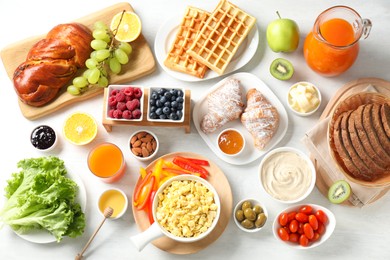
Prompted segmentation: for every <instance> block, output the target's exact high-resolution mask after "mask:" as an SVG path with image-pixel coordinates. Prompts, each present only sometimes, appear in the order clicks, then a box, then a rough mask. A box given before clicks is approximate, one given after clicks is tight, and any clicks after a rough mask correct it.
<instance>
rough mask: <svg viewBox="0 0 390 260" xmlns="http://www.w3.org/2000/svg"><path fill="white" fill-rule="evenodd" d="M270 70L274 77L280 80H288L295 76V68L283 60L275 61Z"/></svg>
mask: <svg viewBox="0 0 390 260" xmlns="http://www.w3.org/2000/svg"><path fill="white" fill-rule="evenodd" d="M269 70H270V72H271V74H272V76H274V77H275V78H277V79H280V80H288V79H290V78H291V77H292V75H293V74H294V67H293V65H292V64H291V62H289V61H288V60H286V59H283V58H278V59H275V60H274V61H273V62H272V63H271V66H270V68H269Z"/></svg>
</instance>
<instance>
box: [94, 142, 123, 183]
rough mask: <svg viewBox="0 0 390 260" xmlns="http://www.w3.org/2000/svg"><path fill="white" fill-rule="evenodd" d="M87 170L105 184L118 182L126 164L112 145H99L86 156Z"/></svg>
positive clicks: (119, 152) (121, 154)
mask: <svg viewBox="0 0 390 260" xmlns="http://www.w3.org/2000/svg"><path fill="white" fill-rule="evenodd" d="M88 167H89V170H90V171H91V172H92V173H93V174H94V175H95V176H97V177H99V178H100V179H101V180H102V181H104V182H107V183H112V182H117V181H119V180H120V179H121V178H122V177H123V175H124V174H125V169H126V162H125V160H124V158H123V153H122V151H121V149H119V147H118V146H116V145H115V144H113V143H108V142H106V143H101V144H99V145H97V146H96V147H94V148H93V149H92V150H91V151H90V152H89V154H88Z"/></svg>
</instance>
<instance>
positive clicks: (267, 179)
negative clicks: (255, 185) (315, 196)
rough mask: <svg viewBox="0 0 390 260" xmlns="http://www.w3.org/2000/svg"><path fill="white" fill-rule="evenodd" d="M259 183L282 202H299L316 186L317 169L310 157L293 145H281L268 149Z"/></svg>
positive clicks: (272, 196)
mask: <svg viewBox="0 0 390 260" xmlns="http://www.w3.org/2000/svg"><path fill="white" fill-rule="evenodd" d="M259 179H260V184H261V185H260V186H261V187H262V188H263V190H264V191H265V193H266V194H267V195H269V196H270V197H271V198H273V199H274V200H276V201H278V202H281V203H289V204H290V203H297V202H299V201H302V200H303V199H305V198H306V197H307V196H308V195H309V194H310V193H311V192H312V190H313V188H314V185H315V182H316V170H315V168H314V165H313V163H312V161H311V160H310V158H309V157H308V156H307V155H306V154H304V153H303V152H302V151H300V150H298V149H295V148H292V147H279V148H276V149H273V150H271V151H270V152H268V153H267V154H266V155H265V156H264V158H263V159H262V160H261V162H260V166H259Z"/></svg>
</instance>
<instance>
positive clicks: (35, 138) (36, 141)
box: [30, 125, 58, 152]
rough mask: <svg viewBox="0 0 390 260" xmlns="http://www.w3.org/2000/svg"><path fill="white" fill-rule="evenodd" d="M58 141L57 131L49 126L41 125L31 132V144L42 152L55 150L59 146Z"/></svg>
mask: <svg viewBox="0 0 390 260" xmlns="http://www.w3.org/2000/svg"><path fill="white" fill-rule="evenodd" d="M57 140H58V136H57V133H56V131H55V130H54V129H53V128H52V127H50V126H48V125H39V126H37V127H35V128H34V129H33V131H31V135H30V141H31V144H32V145H33V146H34V148H35V149H37V150H39V151H41V152H48V151H51V150H53V148H54V147H55V146H56V144H57Z"/></svg>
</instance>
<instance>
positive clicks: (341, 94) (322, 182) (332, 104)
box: [311, 78, 390, 206]
mask: <svg viewBox="0 0 390 260" xmlns="http://www.w3.org/2000/svg"><path fill="white" fill-rule="evenodd" d="M370 84H371V85H373V86H374V87H375V89H376V90H377V92H378V93H381V94H383V95H385V96H388V97H390V82H388V81H385V80H383V79H378V78H362V79H357V80H354V81H351V82H349V83H347V84H345V85H344V86H343V87H341V88H340V89H339V90H338V91H337V92H336V94H335V95H334V96H333V98H332V99H331V100H329V103H328V105H327V106H326V107H325V109H324V111H323V112H322V114H321V116H320V121H321V120H323V119H325V118H327V117H328V116H330V115H332V114H333V111H334V109H335V108H336V107H337V105H338V104H339V102H340V101H342V100H344V99H345V98H347V97H349V96H350V95H352V94H355V93H359V92H363V91H364V90H365V89H366V88H367V87H368V85H370ZM311 159H312V161H313V163H314V166H315V167H316V171H317V180H316V186H317V188H318V189H319V190H320V192H321V193H322V194H323V195H324V196H325V197H328V190H329V187H330V186H331V185H332V183H333V182H332V180H331V179H330V177H329V176H328V173H327V172H326V170H325V169H323V168H322V167H321V166H320V165H319V164H318V163H317V161H316V159H315V158H314V157H313V156H311ZM388 191H389V189H384V190H383V191H382V192H380V193H379V194H378V195H377V196H376V197H375V198H373V199H372V200H371V202H370V203H372V202H374V201H376V200H378V199H380V198H381V197H383V196H384V195H385V194H386V193H387V192H388ZM345 205H350V206H353V205H352V204H351V203H350V202H346V203H345Z"/></svg>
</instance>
